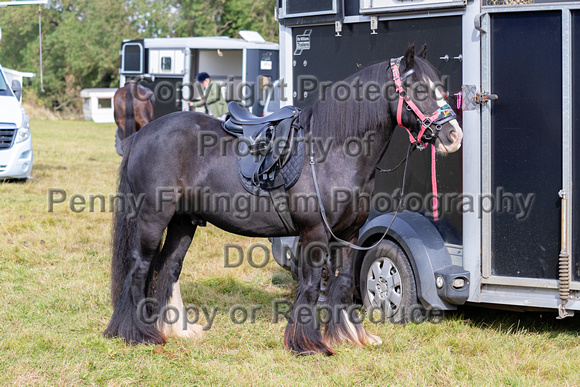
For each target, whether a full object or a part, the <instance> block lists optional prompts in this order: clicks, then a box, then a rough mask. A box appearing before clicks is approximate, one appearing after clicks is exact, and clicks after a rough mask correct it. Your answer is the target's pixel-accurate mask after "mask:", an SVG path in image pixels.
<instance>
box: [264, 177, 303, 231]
mask: <svg viewBox="0 0 580 387" xmlns="http://www.w3.org/2000/svg"><path fill="white" fill-rule="evenodd" d="M268 193H269V194H270V198H271V199H272V203H274V209H275V210H276V212H277V213H278V216H279V217H280V220H282V223H284V227H286V230H288V232H289V233H290V234H292V235H295V234H296V233H297V232H298V230H297V229H296V225H294V221H293V220H292V217H291V216H290V204H289V202H288V193H287V192H286V189H285V188H284V185H283V184H282V185H281V186H279V187H276V188H273V189H271V190H269V191H268Z"/></svg>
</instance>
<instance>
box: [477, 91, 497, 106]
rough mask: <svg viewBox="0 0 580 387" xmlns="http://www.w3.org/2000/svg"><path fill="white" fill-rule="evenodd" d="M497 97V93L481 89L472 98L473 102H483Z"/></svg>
mask: <svg viewBox="0 0 580 387" xmlns="http://www.w3.org/2000/svg"><path fill="white" fill-rule="evenodd" d="M498 98H499V97H498V96H497V94H491V93H488V92H487V91H483V92H480V93H477V94H475V97H473V99H474V100H475V103H479V104H481V103H485V102H487V101H495V100H496V99H498Z"/></svg>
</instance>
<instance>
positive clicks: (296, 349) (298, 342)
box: [284, 323, 336, 356]
mask: <svg viewBox="0 0 580 387" xmlns="http://www.w3.org/2000/svg"><path fill="white" fill-rule="evenodd" d="M284 345H286V348H287V349H288V350H289V351H290V352H291V353H292V354H294V355H297V356H307V355H317V354H322V355H326V356H332V355H335V354H336V352H334V350H333V349H332V348H330V347H329V346H328V345H326V343H325V342H324V341H323V340H322V335H321V334H320V331H319V330H317V329H314V328H312V327H310V326H308V325H302V324H297V323H294V324H290V323H289V324H288V325H287V326H286V330H285V332H284Z"/></svg>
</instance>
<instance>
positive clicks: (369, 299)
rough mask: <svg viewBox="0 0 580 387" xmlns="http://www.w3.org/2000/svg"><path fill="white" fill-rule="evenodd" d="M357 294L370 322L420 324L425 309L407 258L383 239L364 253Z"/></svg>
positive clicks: (390, 242)
mask: <svg viewBox="0 0 580 387" xmlns="http://www.w3.org/2000/svg"><path fill="white" fill-rule="evenodd" d="M360 284H361V295H362V298H363V303H364V306H365V307H366V309H367V311H368V312H369V313H371V314H372V315H371V316H370V317H371V318H372V319H373V321H389V322H392V323H398V324H405V323H407V322H409V321H414V322H420V321H423V319H424V315H425V310H424V308H423V306H422V305H421V303H420V302H419V299H418V298H417V286H416V284H415V276H414V275H413V269H412V268H411V264H410V263H409V259H408V258H407V255H406V254H405V253H404V252H403V250H402V249H401V248H400V247H399V245H397V244H396V243H394V242H392V241H388V240H384V241H382V242H381V243H379V245H378V246H377V247H375V248H374V249H372V250H369V251H367V253H366V254H365V258H364V260H363V264H362V267H361V271H360Z"/></svg>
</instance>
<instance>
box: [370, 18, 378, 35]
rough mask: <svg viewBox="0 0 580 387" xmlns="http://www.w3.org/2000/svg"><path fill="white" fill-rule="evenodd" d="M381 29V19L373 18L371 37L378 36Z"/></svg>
mask: <svg viewBox="0 0 580 387" xmlns="http://www.w3.org/2000/svg"><path fill="white" fill-rule="evenodd" d="M378 28H379V18H378V16H371V31H372V32H371V35H377V29H378Z"/></svg>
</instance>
